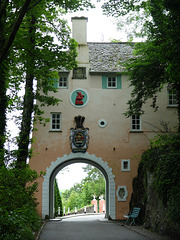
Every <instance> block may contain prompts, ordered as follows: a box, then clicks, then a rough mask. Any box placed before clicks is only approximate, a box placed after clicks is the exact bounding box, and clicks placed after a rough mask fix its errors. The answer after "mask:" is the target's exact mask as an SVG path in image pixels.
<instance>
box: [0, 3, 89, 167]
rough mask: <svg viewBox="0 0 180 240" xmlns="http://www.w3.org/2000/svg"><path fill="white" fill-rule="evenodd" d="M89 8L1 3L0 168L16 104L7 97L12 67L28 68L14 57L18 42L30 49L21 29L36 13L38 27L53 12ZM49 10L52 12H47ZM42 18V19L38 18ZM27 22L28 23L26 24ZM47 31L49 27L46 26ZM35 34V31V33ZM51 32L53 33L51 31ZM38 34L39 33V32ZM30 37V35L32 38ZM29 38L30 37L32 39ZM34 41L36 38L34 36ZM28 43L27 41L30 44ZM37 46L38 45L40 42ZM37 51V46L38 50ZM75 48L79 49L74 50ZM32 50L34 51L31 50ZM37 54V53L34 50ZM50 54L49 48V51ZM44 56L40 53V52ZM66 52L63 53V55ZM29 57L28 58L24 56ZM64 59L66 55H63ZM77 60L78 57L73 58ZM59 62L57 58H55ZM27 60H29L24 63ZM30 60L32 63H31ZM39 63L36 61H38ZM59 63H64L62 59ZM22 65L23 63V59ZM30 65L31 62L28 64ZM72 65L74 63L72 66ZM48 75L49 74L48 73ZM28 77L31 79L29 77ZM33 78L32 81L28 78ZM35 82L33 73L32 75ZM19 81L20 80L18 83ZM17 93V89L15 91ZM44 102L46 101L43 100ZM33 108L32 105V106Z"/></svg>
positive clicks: (50, 4)
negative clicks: (9, 118) (12, 106)
mask: <svg viewBox="0 0 180 240" xmlns="http://www.w3.org/2000/svg"><path fill="white" fill-rule="evenodd" d="M89 6H92V5H91V4H90V3H89V1H88V0H87V1H86V0H81V1H77V0H75V1H74V0H70V1H62V0H24V1H23V2H22V1H19V0H11V1H10V0H1V1H0V35H1V39H0V76H1V81H0V102H1V109H0V149H1V159H0V160H1V162H0V164H1V165H3V164H4V142H5V130H6V121H7V119H6V113H7V108H8V106H9V103H12V99H9V97H8V95H7V90H8V89H9V87H10V85H12V77H10V71H11V69H10V66H11V65H13V64H15V63H16V64H19V66H20V65H21V64H24V61H23V63H22V62H19V63H18V59H19V58H18V54H17V52H18V53H19V51H16V52H15V55H14V54H12V52H13V53H14V51H13V48H14V47H17V45H15V41H16V42H18V41H19V43H21V49H24V50H25V49H26V48H25V47H26V46H27V45H26V46H24V47H22V45H23V43H24V42H23V41H22V39H23V37H24V36H21V37H22V38H20V39H18V40H17V38H18V37H17V34H18V32H19V30H20V27H21V26H22V25H23V21H24V20H25V19H26V20H27V19H28V16H29V17H30V14H31V16H32V11H34V13H33V18H34V21H35V22H34V24H36V17H37V19H39V18H40V17H41V20H42V19H43V16H44V15H47V13H49V16H50V15H51V13H52V11H54V9H55V8H56V9H57V10H56V12H57V11H58V10H60V9H64V10H65V11H68V10H79V9H83V8H87V7H89ZM38 7H39V9H40V10H41V11H40V15H39V13H38V12H36V10H37V9H38ZM47 9H48V11H47ZM37 15H38V16H37ZM54 16H55V15H54V14H52V18H49V19H48V20H49V23H51V20H52V19H53V17H54ZM26 20H25V21H26ZM30 22H31V24H32V23H33V22H32V21H30ZM43 27H45V26H43ZM31 30H32V26H31ZM48 30H49V29H48V27H47V28H46V33H47V32H48ZM33 31H34V30H33ZM25 32H26V33H27V32H28V31H27V29H26V30H25ZM50 32H51V31H50ZM29 33H30V28H29ZM35 33H36V31H35ZM28 36H30V35H28ZM28 36H27V37H28ZM31 37H32V36H31ZM32 41H34V42H35V40H33V39H32V38H31V45H32ZM26 43H27V41H26ZM36 43H37V41H36ZM71 45H73V44H71ZM34 47H35V46H34ZM74 47H75V46H74ZM72 49H73V46H72V48H71V50H72ZM26 50H27V51H28V50H29V49H26ZM31 50H32V49H31ZM34 50H35V49H34ZM46 50H47V48H46ZM55 50H57V48H55V49H54V54H55ZM39 52H40V51H39ZM62 52H63V51H62ZM26 54H27V52H26ZM24 55H25V54H24ZM62 55H63V53H62ZM32 56H33V55H32V53H31V52H29V55H28V54H27V57H29V58H30V57H32ZM72 58H73V59H74V56H73V57H72ZM55 59H56V58H55ZM23 60H25V59H23ZM29 60H30V59H29ZM36 60H37V59H34V61H36ZM58 60H60V59H59V58H58ZM21 61H22V59H21ZM25 61H27V58H26V60H25ZM29 63H31V64H30V65H31V68H32V65H33V62H31V61H29ZM71 64H72V62H71ZM46 74H47V73H46ZM26 76H27V75H26ZM27 78H29V77H27ZM27 78H26V79H27ZM31 79H32V73H31ZM16 80H17V79H16ZM14 84H15V85H18V84H19V83H18V82H17V81H15V82H14ZM15 89H16V91H17V88H15ZM41 99H42V98H41ZM31 106H32V104H31ZM20 158H21V157H20Z"/></svg>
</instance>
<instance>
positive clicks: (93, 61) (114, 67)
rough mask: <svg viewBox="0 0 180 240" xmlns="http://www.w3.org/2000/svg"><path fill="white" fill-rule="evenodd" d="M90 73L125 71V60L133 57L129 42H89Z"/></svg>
mask: <svg viewBox="0 0 180 240" xmlns="http://www.w3.org/2000/svg"><path fill="white" fill-rule="evenodd" d="M88 46H89V61H90V73H93V72H94V73H97V72H123V71H124V67H123V62H124V61H126V60H127V59H129V58H130V57H132V46H131V45H130V44H129V43H121V42H120V43H110V42H109V43H103V42H102V43H97V42H89V43H88Z"/></svg>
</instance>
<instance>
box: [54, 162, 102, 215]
mask: <svg viewBox="0 0 180 240" xmlns="http://www.w3.org/2000/svg"><path fill="white" fill-rule="evenodd" d="M55 179H56V184H55V187H56V188H57V185H58V188H59V190H60V193H61V196H59V195H57V190H54V208H53V209H54V216H55V217H57V215H59V214H61V215H72V214H82V213H85V214H86V213H104V214H105V211H106V208H105V206H106V204H105V197H106V191H105V190H106V181H105V178H104V175H103V174H102V172H101V171H100V170H99V169H98V168H96V167H94V166H92V165H90V164H87V163H74V164H69V165H68V166H66V167H65V168H63V169H62V170H61V171H59V173H58V174H57V175H56V177H55ZM60 198H61V200H62V204H61V202H60V204H59V205H60V206H59V207H58V206H57V200H58V199H60ZM58 210H59V211H58Z"/></svg>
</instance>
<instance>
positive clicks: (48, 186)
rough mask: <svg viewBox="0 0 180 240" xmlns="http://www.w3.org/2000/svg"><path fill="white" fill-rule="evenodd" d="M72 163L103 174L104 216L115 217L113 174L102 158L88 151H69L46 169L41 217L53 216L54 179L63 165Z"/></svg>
mask: <svg viewBox="0 0 180 240" xmlns="http://www.w3.org/2000/svg"><path fill="white" fill-rule="evenodd" d="M73 163H86V164H90V165H92V166H94V167H96V168H98V169H99V170H100V171H101V172H102V174H103V175H104V178H105V182H106V196H105V198H106V217H107V218H109V217H110V218H111V219H114V220H115V219H116V201H115V189H116V186H115V181H114V178H115V176H114V175H113V173H112V169H111V168H110V167H109V166H108V163H107V162H104V161H103V160H102V158H100V157H96V156H95V155H94V154H92V155H91V154H89V153H87V152H86V153H70V154H69V155H66V154H65V155H64V156H63V157H61V158H60V157H58V158H57V159H56V161H55V162H52V163H51V165H50V166H49V167H48V168H47V169H46V174H45V176H44V182H43V186H42V218H45V216H46V215H48V216H49V217H50V218H53V191H54V180H55V177H56V175H57V173H58V172H59V171H60V170H61V169H63V168H64V167H66V166H68V165H70V164H73Z"/></svg>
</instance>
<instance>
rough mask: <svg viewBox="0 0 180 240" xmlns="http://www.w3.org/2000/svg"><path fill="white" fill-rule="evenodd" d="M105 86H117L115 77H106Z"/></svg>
mask: <svg viewBox="0 0 180 240" xmlns="http://www.w3.org/2000/svg"><path fill="white" fill-rule="evenodd" d="M107 88H117V78H116V77H108V78H107Z"/></svg>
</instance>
